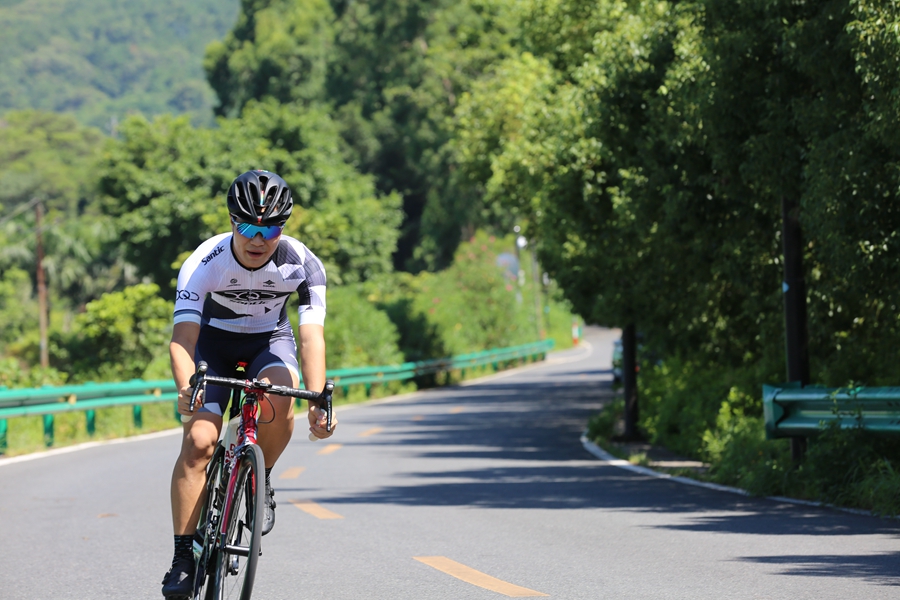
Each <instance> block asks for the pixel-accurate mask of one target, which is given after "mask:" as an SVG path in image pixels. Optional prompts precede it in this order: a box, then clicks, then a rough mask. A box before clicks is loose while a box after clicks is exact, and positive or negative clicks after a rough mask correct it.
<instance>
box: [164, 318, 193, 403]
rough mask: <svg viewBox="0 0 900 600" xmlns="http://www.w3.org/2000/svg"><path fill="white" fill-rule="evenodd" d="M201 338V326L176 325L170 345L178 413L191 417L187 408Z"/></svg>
mask: <svg viewBox="0 0 900 600" xmlns="http://www.w3.org/2000/svg"><path fill="white" fill-rule="evenodd" d="M199 336H200V326H199V325H198V324H196V323H192V322H190V321H182V322H181V323H175V326H174V327H173V328H172V341H171V342H170V343H169V357H170V358H171V360H172V378H173V379H174V380H175V387H176V388H177V389H178V412H180V413H181V414H183V415H189V414H190V413H189V412H188V410H187V408H188V405H189V404H190V401H191V395H190V393H189V390H190V386H191V384H190V383H189V382H190V379H191V375H193V374H194V372H195V370H196V367H195V366H194V349H195V348H196V347H197V338H198V337H199Z"/></svg>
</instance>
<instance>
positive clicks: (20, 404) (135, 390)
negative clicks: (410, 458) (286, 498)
mask: <svg viewBox="0 0 900 600" xmlns="http://www.w3.org/2000/svg"><path fill="white" fill-rule="evenodd" d="M552 349H553V340H546V341H542V342H534V343H531V344H523V345H520V346H512V347H509V348H497V349H493V350H485V351H482V352H472V353H470V354H460V355H458V356H451V357H448V358H439V359H433V360H425V361H419V362H407V363H403V364H400V365H385V366H377V367H359V368H350V369H335V370H331V371H328V377H329V378H330V379H333V380H334V382H335V384H336V386H337V387H339V388H341V390H342V392H343V393H344V395H346V394H347V393H349V388H350V386H354V385H362V386H365V390H366V395H367V396H368V395H370V394H371V390H372V386H373V385H376V384H382V383H387V382H390V381H405V380H410V379H416V378H421V377H423V376H425V375H431V374H435V373H442V372H450V371H460V376H461V377H462V378H465V377H466V375H467V371H469V370H471V369H478V368H486V367H490V368H492V370H493V371H498V370H500V369H501V368H505V367H506V366H508V365H509V364H510V363H513V362H516V363H518V362H522V361H528V360H531V361H537V360H543V359H544V358H546V355H547V352H549V351H550V350H552ZM177 398H178V392H177V390H176V389H175V384H174V382H172V380H169V379H164V380H155V381H144V380H141V379H133V380H131V381H125V382H117V383H85V384H80V385H63V386H44V387H41V388H34V389H13V390H6V389H0V454H3V453H4V452H5V451H6V449H7V432H8V427H9V425H8V422H7V419H11V418H15V417H24V416H29V415H43V418H44V443H45V445H46V446H47V447H50V446H52V445H53V441H54V418H53V416H54V415H55V414H57V413H62V412H73V411H84V413H85V427H86V429H87V432H88V433H89V434H91V435H93V434H94V431H95V425H96V411H97V410H98V409H101V408H109V407H112V406H128V405H130V406H132V411H133V419H134V424H135V426H136V427H141V426H142V425H143V413H142V409H141V405H143V404H150V403H155V402H172V403H173V415H174V418H175V419H176V420H178V418H179V415H178V411H177V402H176V400H177ZM179 422H180V421H179Z"/></svg>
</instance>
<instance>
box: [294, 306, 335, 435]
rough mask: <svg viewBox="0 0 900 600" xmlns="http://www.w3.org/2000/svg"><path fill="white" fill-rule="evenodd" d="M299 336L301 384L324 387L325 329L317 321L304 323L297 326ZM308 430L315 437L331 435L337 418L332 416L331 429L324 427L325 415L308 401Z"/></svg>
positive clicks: (314, 388) (310, 387) (309, 387)
mask: <svg viewBox="0 0 900 600" xmlns="http://www.w3.org/2000/svg"><path fill="white" fill-rule="evenodd" d="M297 333H298V334H299V335H298V337H299V338H300V347H299V352H298V354H299V358H300V371H301V372H302V374H303V386H304V387H305V388H306V389H308V390H316V391H320V390H322V389H323V388H324V387H325V329H324V327H322V325H319V324H317V323H305V324H303V325H300V326H299V327H298V328H297ZM307 418H308V419H309V426H310V431H311V432H312V434H313V435H315V436H316V437H317V438H320V439H323V438H327V437H331V434H332V433H334V426H336V425H337V419H335V418H332V429H331V431H328V430H327V429H326V427H325V415H324V413H320V412H319V411H317V410H316V405H315V403H314V402H312V401H310V403H309V413H308V415H307Z"/></svg>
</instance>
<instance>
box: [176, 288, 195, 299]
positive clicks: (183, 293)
mask: <svg viewBox="0 0 900 600" xmlns="http://www.w3.org/2000/svg"><path fill="white" fill-rule="evenodd" d="M199 299H200V296H198V295H197V293H196V292H189V291H187V290H177V291H176V292H175V300H190V301H191V302H196V301H198V300H199Z"/></svg>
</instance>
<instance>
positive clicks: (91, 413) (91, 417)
mask: <svg viewBox="0 0 900 600" xmlns="http://www.w3.org/2000/svg"><path fill="white" fill-rule="evenodd" d="M84 420H85V428H86V429H87V432H88V435H94V432H95V431H97V411H95V410H86V411H84Z"/></svg>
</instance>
